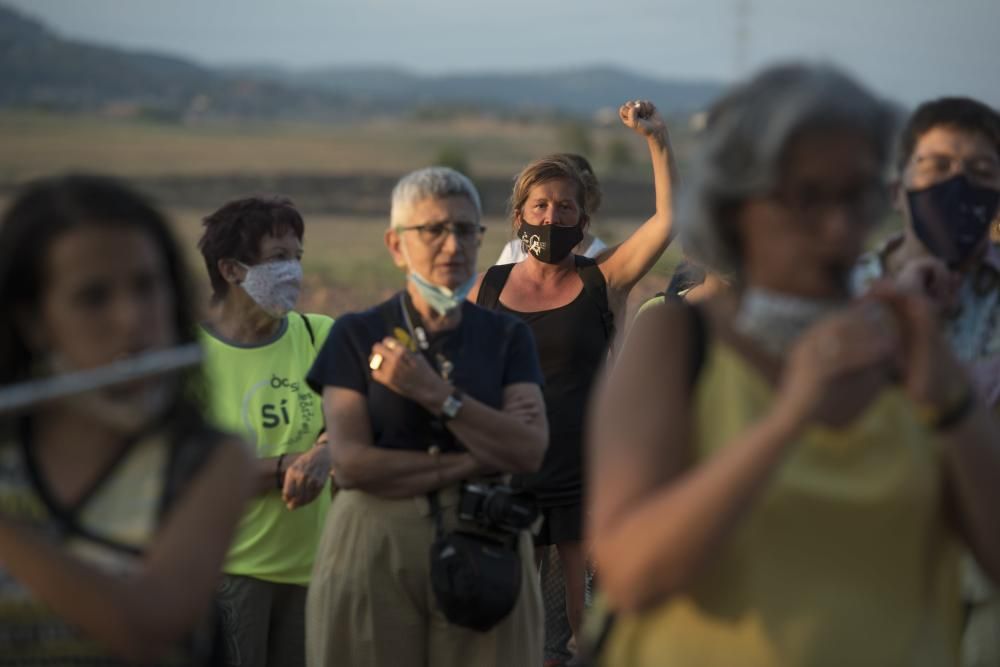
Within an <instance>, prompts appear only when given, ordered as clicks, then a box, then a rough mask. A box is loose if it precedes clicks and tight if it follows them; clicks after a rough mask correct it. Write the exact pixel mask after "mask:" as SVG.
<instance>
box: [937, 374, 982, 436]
mask: <svg viewBox="0 0 1000 667" xmlns="http://www.w3.org/2000/svg"><path fill="white" fill-rule="evenodd" d="M975 409H976V392H975V391H974V390H973V389H972V386H971V385H966V387H965V391H963V392H962V394H961V395H960V396H959V398H958V400H956V401H954V402H953V403H952V404H951V405H949V406H947V407H946V408H944V409H943V410H939V411H929V414H926V415H925V419H924V423H925V424H926V426H927V427H928V428H929V429H931V430H932V431H934V432H935V433H943V432H945V431H948V430H950V429H952V428H954V427H955V426H958V425H959V424H961V423H962V422H963V421H965V418H966V417H968V416H969V415H971V414H972V413H973V411H974V410H975Z"/></svg>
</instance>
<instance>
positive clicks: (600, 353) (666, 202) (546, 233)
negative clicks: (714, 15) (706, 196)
mask: <svg viewBox="0 0 1000 667" xmlns="http://www.w3.org/2000/svg"><path fill="white" fill-rule="evenodd" d="M619 116H620V117H621V120H622V123H623V124H624V125H625V126H626V127H629V128H631V129H632V130H633V131H635V132H636V133H637V134H639V135H640V136H642V137H644V138H645V139H646V141H647V143H648V145H649V151H650V155H651V158H652V162H653V177H654V185H655V192H656V198H655V202H656V212H655V213H654V214H653V216H652V217H650V218H649V220H647V221H646V222H645V223H644V224H643V225H642V226H641V227H639V229H637V230H636V231H635V233H633V234H632V235H631V236H630V237H629V238H627V239H626V240H625V241H623V242H622V243H620V244H619V245H616V246H614V247H612V248H608V249H607V250H605V251H604V252H602V253H600V254H599V255H598V256H597V257H596V259H594V260H590V259H587V258H585V257H582V256H577V255H574V254H572V249H573V247H574V246H576V245H577V244H578V243H579V242H580V240H581V239H582V238H583V236H584V233H585V232H586V229H587V225H588V223H589V213H590V211H588V210H587V206H586V196H585V193H586V188H585V182H584V180H583V178H582V177H581V175H580V173H579V170H578V169H577V168H576V166H575V165H574V164H573V163H572V162H571V161H569V160H567V159H566V158H565V157H564V156H561V155H556V156H549V157H546V158H542V159H540V160H536V161H535V162H533V163H531V164H530V165H528V166H527V167H525V169H524V170H523V171H522V172H521V174H520V175H519V176H518V178H517V181H516V183H515V185H514V192H513V194H512V195H511V216H512V223H513V225H514V228H515V231H516V233H517V236H518V237H519V238H520V239H521V242H522V245H523V247H524V250H525V252H526V253H527V254H528V258H527V259H526V260H525V261H523V262H521V263H520V264H506V265H498V266H494V267H492V268H490V269H489V270H488V271H487V272H486V273H485V274H483V276H482V277H481V278H480V280H479V283H478V284H477V285H476V287H475V288H474V289H473V291H472V293H471V294H470V297H469V298H470V299H472V300H474V301H476V303H477V304H479V305H481V306H484V307H486V308H491V309H495V310H499V311H502V312H507V313H511V314H513V315H515V316H517V317H519V318H521V319H522V320H524V321H525V322H526V323H527V324H528V326H529V327H531V329H532V332H533V333H534V336H535V340H536V342H537V345H538V352H539V358H540V360H541V363H542V372H543V374H544V376H545V387H544V390H543V391H544V395H545V405H546V411H547V414H548V419H549V426H550V439H549V448H548V450H547V452H546V455H545V461H544V463H543V464H542V469H541V470H540V471H539V472H538V473H536V474H532V475H525V476H523V477H522V478H521V479H520V480H519V483H520V484H521V485H522V486H523V487H525V488H526V489H528V490H530V491H531V492H533V494H534V495H535V497H536V499H537V501H538V504H539V506H540V508H541V510H542V513H543V515H544V518H545V521H544V523H543V526H542V529H541V533H540V534H539V535H538V536H537V538H536V546H539V547H542V546H549V545H556V547H557V548H558V551H559V558H560V562H561V565H562V569H563V573H564V575H565V578H566V608H567V617H568V619H569V622H570V627H571V628H572V630H573V633H574V635H578V634H579V629H580V621H581V617H582V614H583V600H584V576H585V574H584V570H585V550H584V548H583V544H582V539H581V538H582V535H581V517H582V512H581V505H582V493H583V484H582V468H583V466H582V451H581V450H582V446H581V441H582V431H583V419H584V412H585V409H586V405H587V400H588V398H589V395H590V388H591V385H592V383H593V380H594V378H595V376H596V374H597V372H598V370H599V369H600V367H601V366H602V364H603V362H604V360H605V359H606V358H607V354H608V350H609V347H610V345H611V342H612V337H613V335H614V330H615V324H616V323H619V326H620V323H621V322H622V321H623V320H622V318H623V316H624V313H625V302H626V299H627V297H628V293H629V291H630V290H631V289H632V286H633V285H635V284H636V282H638V281H639V279H640V278H642V277H643V276H644V275H645V274H646V272H647V271H649V269H650V268H651V267H652V266H653V264H654V263H655V262H656V260H657V259H658V258H659V257H660V255H661V254H662V253H663V251H664V250H665V249H666V248H667V245H668V244H669V242H670V236H671V234H670V232H671V212H670V209H671V189H670V172H671V164H670V150H669V142H668V136H667V128H666V126H665V125H664V123H663V120H662V119H661V118H660V116H659V114H658V113H657V111H656V107H654V106H653V104H652V103H651V102H647V101H630V102H626V103H625V104H623V105H622V107H621V109H619Z"/></svg>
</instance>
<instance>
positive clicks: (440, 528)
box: [427, 489, 444, 537]
mask: <svg viewBox="0 0 1000 667" xmlns="http://www.w3.org/2000/svg"><path fill="white" fill-rule="evenodd" d="M427 504H428V505H429V506H430V509H431V517H432V518H433V519H434V534H435V536H437V537H441V536H442V535H444V520H443V519H442V518H441V502H440V501H439V500H438V492H437V489H435V490H434V491H430V492H428V493H427Z"/></svg>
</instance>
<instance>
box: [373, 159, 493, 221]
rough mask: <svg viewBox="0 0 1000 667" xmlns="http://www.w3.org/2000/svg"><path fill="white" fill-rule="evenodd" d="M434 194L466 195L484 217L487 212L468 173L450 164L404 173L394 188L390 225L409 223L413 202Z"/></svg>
mask: <svg viewBox="0 0 1000 667" xmlns="http://www.w3.org/2000/svg"><path fill="white" fill-rule="evenodd" d="M430 197H433V198H435V199H445V198H447V197H465V198H466V199H468V200H469V201H470V202H472V203H473V205H475V207H476V213H477V214H478V215H479V216H480V217H482V215H483V205H482V203H481V202H480V200H479V192H478V191H477V190H476V186H475V185H473V184H472V181H470V180H469V178H468V177H467V176H465V175H463V174H460V173H459V172H457V171H455V170H454V169H452V168H450V167H424V168H423V169H417V170H416V171H411V172H410V173H409V174H407V175H406V176H403V177H402V178H401V179H399V182H398V183H396V187H394V188H393V189H392V209H391V210H390V213H389V224H390V225H391V226H393V227H402V226H404V225H406V221H407V219H408V218H409V215H410V209H411V208H413V205H414V204H416V203H417V202H419V201H422V200H424V199H428V198H430Z"/></svg>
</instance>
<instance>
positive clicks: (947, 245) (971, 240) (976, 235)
mask: <svg viewBox="0 0 1000 667" xmlns="http://www.w3.org/2000/svg"><path fill="white" fill-rule="evenodd" d="M906 199H907V202H908V204H909V206H910V221H911V222H912V223H913V233H914V234H916V235H917V238H918V239H920V242H921V243H923V244H924V247H925V248H927V249H928V250H929V251H930V252H931V253H933V254H934V255H935V256H937V257H938V258H940V259H941V260H942V261H944V262H945V263H946V264H947V265H948V266H949V267H951V268H955V267H957V266H960V265H961V264H962V263H963V262H965V260H967V259H969V257H970V256H971V255H972V253H973V252H975V250H976V248H978V247H979V245H980V244H981V243H982V242H983V239H984V238H985V237H986V234H987V232H988V231H989V227H990V222H991V221H992V220H993V218H994V216H995V215H996V213H997V206H998V204H1000V191H998V190H993V189H992V188H984V187H982V186H978V185H973V184H972V183H971V182H970V181H969V179H968V178H966V177H965V175H964V174H958V175H957V176H954V177H952V178H949V179H948V180H947V181H942V182H941V183H937V184H936V185H932V186H930V187H929V188H924V189H922V190H907V192H906Z"/></svg>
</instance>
